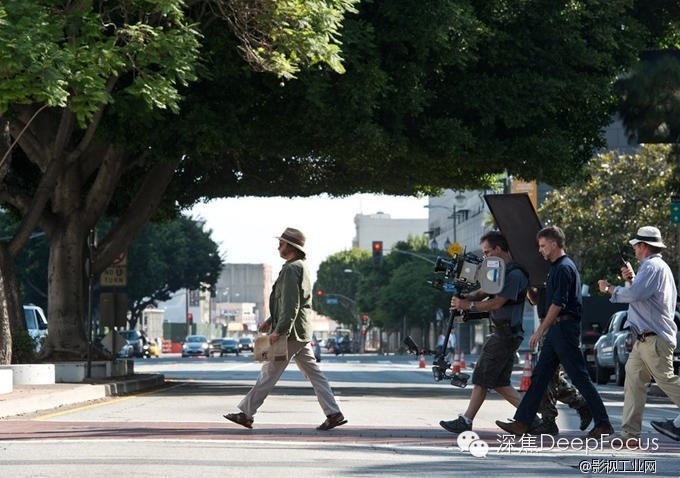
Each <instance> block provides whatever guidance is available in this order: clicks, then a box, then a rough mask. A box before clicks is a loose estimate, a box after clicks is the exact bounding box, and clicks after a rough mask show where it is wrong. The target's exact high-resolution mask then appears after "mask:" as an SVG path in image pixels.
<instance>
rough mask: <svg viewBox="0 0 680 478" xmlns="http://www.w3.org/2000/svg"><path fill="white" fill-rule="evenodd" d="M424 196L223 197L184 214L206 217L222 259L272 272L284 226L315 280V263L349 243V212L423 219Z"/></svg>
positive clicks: (278, 263) (351, 232)
mask: <svg viewBox="0 0 680 478" xmlns="http://www.w3.org/2000/svg"><path fill="white" fill-rule="evenodd" d="M426 204H427V197H423V198H420V199H418V198H414V197H406V196H385V195H375V194H355V195H352V196H349V197H346V198H330V197H328V196H314V197H310V198H281V197H276V198H229V199H217V200H213V201H210V202H208V203H201V204H197V205H195V206H194V207H193V208H192V209H191V210H190V211H189V214H190V215H191V216H192V217H194V218H195V219H199V218H201V219H204V220H205V221H206V224H205V228H206V230H212V234H211V237H212V240H213V241H215V242H216V243H217V244H218V245H219V248H220V254H221V256H222V259H223V260H224V261H225V262H227V263H235V264H242V263H248V264H270V265H271V266H272V274H273V275H274V277H276V275H277V274H278V272H279V270H280V267H281V265H282V264H283V259H281V258H280V257H279V254H278V251H277V247H278V244H279V243H278V240H277V239H276V238H275V237H277V236H280V235H281V233H283V231H284V230H285V229H286V227H294V228H296V229H299V230H301V231H302V232H303V233H304V234H305V236H306V243H305V250H306V252H307V265H308V266H309V270H310V273H311V275H312V281H314V280H316V271H317V269H318V268H319V264H321V262H323V261H324V260H325V259H326V258H327V257H328V256H330V255H332V254H335V253H336V252H340V251H344V250H348V249H351V248H352V239H353V238H354V237H355V235H356V229H355V224H354V216H355V215H357V214H374V213H376V212H384V213H386V214H389V215H390V216H391V217H392V218H393V219H423V218H427V212H428V209H427V208H425V207H424V206H425V205H426Z"/></svg>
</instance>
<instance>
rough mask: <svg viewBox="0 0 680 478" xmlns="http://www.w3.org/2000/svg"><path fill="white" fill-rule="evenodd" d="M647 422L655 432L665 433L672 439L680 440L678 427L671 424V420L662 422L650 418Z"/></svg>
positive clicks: (679, 428)
mask: <svg viewBox="0 0 680 478" xmlns="http://www.w3.org/2000/svg"><path fill="white" fill-rule="evenodd" d="M649 424H650V425H651V426H652V427H653V428H654V430H656V431H657V432H659V433H661V434H663V435H666V436H667V437H669V438H672V439H673V440H676V441H680V427H676V426H675V425H674V424H673V420H665V421H663V422H662V421H654V420H652V421H651V422H649Z"/></svg>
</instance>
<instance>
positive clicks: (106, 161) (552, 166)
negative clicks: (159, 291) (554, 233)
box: [0, 0, 673, 362]
mask: <svg viewBox="0 0 680 478" xmlns="http://www.w3.org/2000/svg"><path fill="white" fill-rule="evenodd" d="M640 3H642V2H640ZM353 4H354V2H353V1H352V0H332V1H331V0H279V1H275V2H274V1H269V0H193V1H191V0H189V1H187V2H182V1H181V0H125V1H122V0H99V1H94V2H90V1H75V0H74V1H66V2H63V1H55V0H5V1H4V2H3V3H2V5H0V22H1V23H0V55H1V56H0V65H2V67H0V115H2V116H1V118H0V119H2V122H3V130H4V131H5V132H6V133H5V135H6V141H3V143H2V144H3V146H2V148H3V149H2V151H0V154H1V156H0V158H2V162H0V202H2V203H3V204H5V205H7V206H8V207H11V208H12V209H13V210H15V211H16V212H17V213H18V214H19V215H20V217H21V218H22V223H21V226H20V227H19V229H18V230H17V231H16V234H15V235H14V237H13V239H12V240H11V241H10V242H9V243H7V244H0V274H1V275H0V294H4V296H3V297H2V302H3V304H5V305H7V306H8V307H5V310H13V311H17V312H16V313H17V315H18V310H19V308H20V306H21V304H20V299H19V298H18V297H16V296H15V294H13V293H10V292H7V291H8V290H14V288H13V287H12V284H11V282H12V279H11V278H12V277H13V269H12V267H13V265H12V264H11V262H12V259H13V258H14V257H16V254H17V252H18V250H20V249H21V247H23V245H24V244H25V241H26V240H27V238H28V236H29V234H30V233H31V232H32V231H33V230H34V229H35V227H36V226H40V227H41V228H42V229H43V230H44V231H45V233H46V234H47V236H48V238H49V240H50V246H51V250H50V261H49V267H48V275H49V279H50V290H49V299H48V302H49V316H50V331H49V332H50V333H49V339H48V342H47V344H46V347H45V349H44V350H45V353H46V354H53V355H58V354H59V353H60V352H61V351H73V350H75V351H77V352H78V351H80V352H84V350H85V348H86V347H85V337H84V333H83V331H82V327H81V325H80V324H82V320H81V315H82V312H83V290H84V287H83V273H82V265H83V259H84V250H85V247H84V244H85V238H86V236H87V233H88V230H89V229H90V228H92V227H93V226H94V225H95V224H96V222H97V219H98V218H99V217H101V216H103V215H104V214H107V213H108V214H109V215H112V216H116V217H119V218H120V220H119V222H118V223H117V224H116V225H115V226H114V227H113V228H112V229H111V231H110V233H109V234H107V236H105V237H103V238H102V240H101V242H100V244H99V246H98V248H97V251H96V252H97V255H96V260H95V270H96V271H97V272H99V271H101V270H102V269H103V268H104V267H106V266H107V265H108V264H109V263H110V262H111V261H112V260H113V259H114V258H115V257H116V256H117V255H118V254H119V253H120V252H121V251H122V250H124V249H125V247H126V246H127V245H128V244H129V243H130V241H132V239H133V238H134V237H135V236H136V235H137V234H138V232H139V231H140V230H141V229H142V228H143V226H144V224H145V223H146V222H147V220H148V218H149V217H150V216H151V215H152V214H153V213H154V212H155V211H157V210H158V207H159V206H165V207H167V208H170V209H172V208H174V207H175V206H177V205H189V204H191V203H193V202H194V201H195V200H197V199H198V198H209V197H220V196H238V195H311V194H316V193H320V192H327V193H330V194H334V195H342V194H349V193H352V192H356V191H374V192H390V193H397V194H411V193H413V192H417V191H429V190H431V189H433V188H438V187H451V186H452V185H455V187H456V188H464V187H474V186H478V185H480V184H484V183H486V182H487V178H488V175H489V174H491V173H495V172H499V171H505V170H506V171H508V172H509V173H510V174H513V175H516V176H521V177H524V178H527V179H529V178H533V177H535V178H538V179H542V180H545V181H548V182H551V183H553V184H559V183H563V182H567V181H569V180H571V179H572V178H573V177H576V176H578V175H579V174H580V173H581V170H582V166H583V165H584V164H585V163H586V162H587V160H588V158H590V155H591V153H592V151H594V149H595V148H596V147H598V146H600V145H601V138H600V132H601V130H602V128H603V126H605V125H606V124H607V122H608V121H609V115H610V113H611V101H612V99H613V96H612V95H611V91H610V86H611V81H612V79H613V78H614V76H615V75H616V74H617V73H619V72H621V71H624V70H625V69H626V68H627V67H628V66H629V65H630V64H631V63H632V61H633V60H634V58H635V56H636V53H637V52H638V51H639V50H640V48H642V46H643V45H644V44H645V41H647V40H648V39H649V36H648V32H647V30H646V28H645V26H646V25H652V24H653V22H652V21H651V20H650V18H651V19H656V18H655V17H654V15H653V14H649V13H646V15H647V16H648V17H649V18H647V17H645V18H642V21H639V20H640V19H641V17H640V15H639V14H638V13H636V10H635V9H633V7H636V6H637V3H636V2H634V1H632V0H629V1H622V2H611V1H608V0H589V1H571V2H553V1H546V0H532V1H526V0H521V1H520V0H513V1H507V0H488V1H477V0H467V1H460V0H422V1H419V2H413V1H412V0H384V1H379V2H378V1H376V2H373V1H370V0H366V1H364V2H363V3H362V4H361V6H360V8H359V9H358V13H357V14H352V15H349V16H345V13H347V12H348V11H350V10H351V9H352V6H353ZM251 14H252V16H251ZM636 15H637V17H636ZM225 19H226V20H227V21H226V22H224V21H222V20H225ZM343 19H344V20H343ZM671 20H673V19H671ZM341 21H342V22H343V28H344V29H343V30H342V33H343V36H342V39H340V33H341V29H340V22H341ZM666 21H667V20H666ZM228 24H229V25H231V28H227V25H228ZM664 24H665V23H664ZM340 40H341V42H342V44H341V45H340ZM340 47H341V48H342V56H343V58H344V60H345V61H344V69H345V70H346V73H345V74H344V75H338V74H337V72H338V71H342V69H343V67H342V66H341V64H340V52H339V48H340ZM244 58H245V59H247V60H248V62H249V63H247V62H245V61H244ZM310 64H318V65H319V66H318V68H315V69H312V70H309V71H305V70H303V69H302V68H301V67H302V66H306V65H310ZM252 65H255V66H256V69H257V70H263V69H264V70H272V71H275V72H277V73H278V74H279V75H278V76H275V75H267V74H263V73H260V72H254V71H253V68H252ZM298 70H299V71H298ZM292 75H295V76H296V77H297V80H288V79H287V78H289V77H291V76H292ZM281 78H283V79H281ZM182 97H184V99H182ZM164 193H166V196H165V200H163V194H164ZM8 282H10V284H9V288H8V287H7V286H8ZM6 332H7V330H6V320H3V321H2V322H0V362H2V361H6V360H7V356H6V355H5V354H3V352H4V351H5V350H6V347H5V348H3V347H2V344H3V340H2V338H3V337H5V336H6V335H7V333H6Z"/></svg>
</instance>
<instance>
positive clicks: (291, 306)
mask: <svg viewBox="0 0 680 478" xmlns="http://www.w3.org/2000/svg"><path fill="white" fill-rule="evenodd" d="M269 310H270V312H271V317H270V318H269V319H268V320H269V321H270V322H271V329H270V330H271V332H274V333H277V334H279V335H282V336H286V337H288V340H297V341H298V342H309V341H310V340H311V339H312V323H311V315H312V283H311V280H310V278H309V271H308V270H307V265H306V263H305V261H304V259H294V260H291V261H288V262H286V263H285V264H284V265H283V267H281V272H279V277H278V278H277V279H276V282H274V287H273V288H272V293H271V295H270V296H269Z"/></svg>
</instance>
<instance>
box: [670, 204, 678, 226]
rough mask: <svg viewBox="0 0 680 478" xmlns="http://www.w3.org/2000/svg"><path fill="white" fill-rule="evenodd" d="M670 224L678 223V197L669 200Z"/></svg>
mask: <svg viewBox="0 0 680 478" xmlns="http://www.w3.org/2000/svg"><path fill="white" fill-rule="evenodd" d="M671 224H680V198H673V199H672V200H671Z"/></svg>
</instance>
